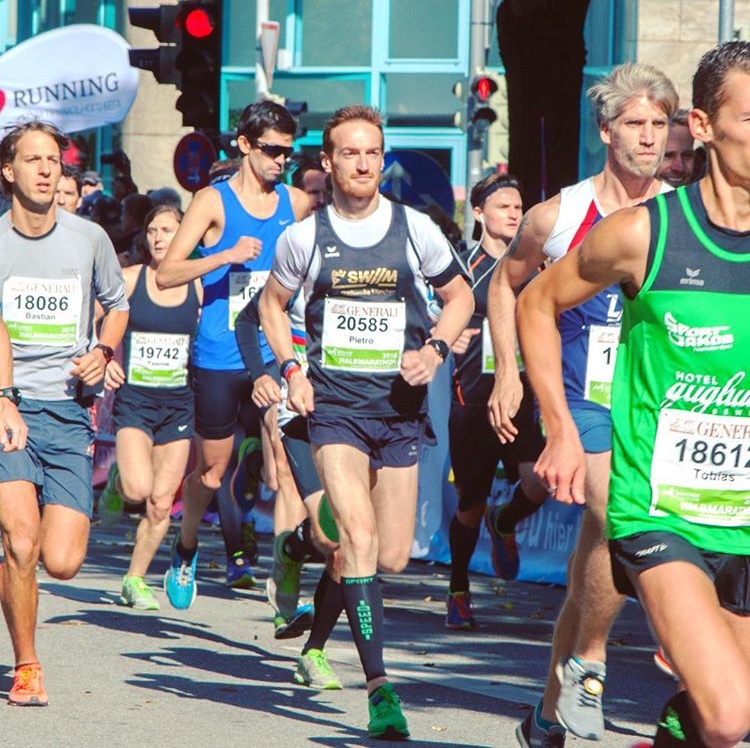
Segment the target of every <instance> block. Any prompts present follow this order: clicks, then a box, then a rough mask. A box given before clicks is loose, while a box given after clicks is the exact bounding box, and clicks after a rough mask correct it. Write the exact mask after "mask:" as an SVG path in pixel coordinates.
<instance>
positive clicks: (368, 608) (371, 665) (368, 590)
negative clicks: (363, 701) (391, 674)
mask: <svg viewBox="0 0 750 748" xmlns="http://www.w3.org/2000/svg"><path fill="white" fill-rule="evenodd" d="M341 590H342V593H343V598H344V609H345V610H346V617H347V618H348V619H349V627H350V628H351V630H352V638H353V639H354V644H355V645H356V647H357V652H358V653H359V659H360V662H361V663H362V669H363V670H364V671H365V679H366V680H367V681H368V682H369V681H371V680H373V679H374V678H382V677H384V676H385V665H384V663H383V597H382V595H381V593H380V585H379V584H378V581H377V579H376V578H375V577H374V576H372V577H342V578H341Z"/></svg>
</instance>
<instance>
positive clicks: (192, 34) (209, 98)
mask: <svg viewBox="0 0 750 748" xmlns="http://www.w3.org/2000/svg"><path fill="white" fill-rule="evenodd" d="M179 7H180V13H179V14H178V18H177V24H178V26H179V28H180V31H181V40H180V45H179V46H180V50H179V52H178V54H177V58H176V60H175V65H176V66H177V69H178V70H179V71H180V76H181V81H180V88H181V89H182V95H181V96H180V98H179V99H178V100H177V109H179V110H180V111H181V112H182V124H183V125H185V126H186V127H200V128H203V129H208V130H218V129H219V97H220V77H221V0H191V1H189V2H185V1H183V2H182V3H181V4H180V6H179Z"/></svg>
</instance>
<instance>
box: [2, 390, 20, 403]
mask: <svg viewBox="0 0 750 748" xmlns="http://www.w3.org/2000/svg"><path fill="white" fill-rule="evenodd" d="M0 397H3V398H5V399H7V400H10V401H11V402H12V403H13V405H18V404H19V403H20V402H21V393H20V392H19V391H18V387H3V388H2V389H0Z"/></svg>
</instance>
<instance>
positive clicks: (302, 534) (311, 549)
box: [284, 517, 323, 563]
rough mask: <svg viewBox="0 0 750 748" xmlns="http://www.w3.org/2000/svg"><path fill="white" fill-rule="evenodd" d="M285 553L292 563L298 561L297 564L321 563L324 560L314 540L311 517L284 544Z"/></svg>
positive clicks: (298, 526)
mask: <svg viewBox="0 0 750 748" xmlns="http://www.w3.org/2000/svg"><path fill="white" fill-rule="evenodd" d="M284 553H286V555H287V557H288V558H289V560H290V561H296V562H297V563H305V562H306V561H314V562H315V563H319V562H320V561H322V560H323V556H322V555H321V554H320V552H319V551H318V549H317V548H316V547H315V544H314V543H313V540H312V530H311V528H310V519H309V517H306V518H305V519H303V520H302V522H300V523H299V524H298V525H297V527H295V528H294V530H292V532H291V534H290V535H289V536H288V537H287V539H286V541H285V542H284Z"/></svg>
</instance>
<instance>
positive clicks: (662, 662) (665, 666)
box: [654, 647, 679, 680]
mask: <svg viewBox="0 0 750 748" xmlns="http://www.w3.org/2000/svg"><path fill="white" fill-rule="evenodd" d="M654 664H655V665H656V667H658V668H659V670H661V671H662V673H664V675H668V676H669V677H670V678H671V679H672V680H679V678H678V677H677V674H676V673H675V671H674V670H673V669H672V663H671V662H670V661H669V660H668V659H667V655H666V654H665V652H664V650H663V649H662V648H661V647H659V649H657V650H656V652H654Z"/></svg>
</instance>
